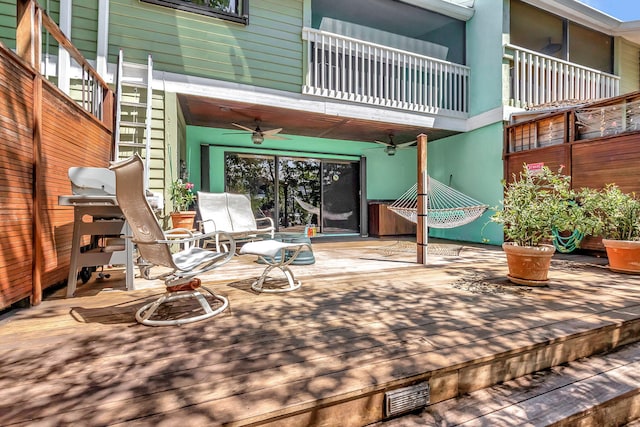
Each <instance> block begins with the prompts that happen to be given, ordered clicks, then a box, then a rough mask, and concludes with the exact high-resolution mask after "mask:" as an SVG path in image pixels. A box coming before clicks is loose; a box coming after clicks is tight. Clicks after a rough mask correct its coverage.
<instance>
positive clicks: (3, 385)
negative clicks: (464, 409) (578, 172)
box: [0, 240, 640, 425]
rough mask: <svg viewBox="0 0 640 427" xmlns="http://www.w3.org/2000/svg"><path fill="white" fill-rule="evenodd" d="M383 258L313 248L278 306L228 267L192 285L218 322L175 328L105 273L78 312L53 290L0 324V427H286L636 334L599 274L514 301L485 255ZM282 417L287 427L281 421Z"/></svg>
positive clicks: (639, 308)
mask: <svg viewBox="0 0 640 427" xmlns="http://www.w3.org/2000/svg"><path fill="white" fill-rule="evenodd" d="M388 245H389V242H388V241H384V240H356V241H353V242H340V243H337V242H329V243H318V244H316V243H314V253H315V257H316V264H314V265H310V266H293V267H292V269H293V270H294V272H295V274H296V276H297V277H298V278H300V279H301V280H302V282H303V285H302V288H301V289H299V290H298V291H295V292H292V293H287V294H279V295H273V294H257V293H255V292H253V291H252V290H250V284H251V281H252V279H253V278H255V277H257V276H258V275H259V274H260V272H261V270H262V269H263V268H264V266H262V265H259V264H256V263H255V262H254V259H253V258H252V257H249V256H241V257H238V258H237V259H234V260H233V261H232V262H231V263H229V264H228V265H226V266H223V267H222V268H220V269H218V270H215V271H214V273H212V274H209V275H206V276H202V278H203V283H204V284H205V285H207V286H209V287H210V288H211V289H213V290H215V291H216V292H218V293H220V294H223V295H226V296H227V297H228V298H229V301H230V309H229V310H227V311H225V312H223V313H222V314H221V315H219V316H217V317H215V318H213V319H209V320H207V321H203V322H198V323H194V324H188V325H182V326H180V327H163V328H152V327H145V326H142V325H138V324H137V323H135V321H134V319H133V314H134V312H135V311H136V310H137V308H138V307H139V306H141V305H142V304H143V303H144V301H147V300H148V299H149V298H151V297H152V296H153V295H156V294H158V293H161V292H162V286H160V285H161V284H160V283H158V282H151V283H150V282H149V281H142V279H136V286H138V285H139V286H142V287H144V288H143V289H139V290H136V291H124V280H123V277H122V275H121V274H120V272H118V271H114V272H113V276H112V278H111V279H108V280H104V281H98V280H92V281H91V282H90V283H89V284H87V285H85V286H81V287H79V289H78V296H77V297H75V298H71V299H66V298H63V297H62V295H63V294H64V291H65V290H64V289H62V290H60V291H59V292H57V293H56V294H54V295H51V296H49V297H48V298H46V300H45V301H44V302H43V303H42V304H41V305H40V306H37V307H33V308H31V309H28V310H20V311H17V312H16V313H11V315H9V316H7V317H6V318H5V319H4V320H2V321H1V323H0V424H2V425H8V424H19V423H24V424H25V425H26V424H28V425H37V424H38V423H41V424H42V425H47V424H51V425H56V424H57V425H59V424H64V423H73V424H79V425H107V424H118V423H122V424H129V423H132V422H136V423H139V424H141V425H158V424H161V423H162V422H166V423H168V424H170V423H171V422H173V421H178V420H179V421H180V422H181V423H183V424H185V425H186V424H188V425H200V424H202V425H218V424H225V425H247V424H251V423H263V422H264V423H267V422H269V421H270V420H271V421H273V420H276V421H277V423H279V424H281V425H287V424H286V423H287V422H288V423H290V424H291V425H296V422H297V423H299V422H300V420H302V419H305V420H306V421H305V423H306V422H309V420H313V417H314V413H315V412H314V411H315V410H314V408H322V407H324V406H328V405H329V404H334V403H342V404H343V405H345V406H344V408H347V407H348V404H349V402H350V401H351V400H356V399H363V396H364V398H368V399H370V406H371V407H374V406H375V405H376V404H377V403H379V402H377V401H378V400H379V398H380V396H379V392H380V391H381V390H383V389H385V388H392V387H394V386H395V385H396V384H397V385H399V384H401V383H403V382H406V381H407V378H413V379H421V378H422V379H429V378H430V377H437V376H439V375H442V376H446V375H448V374H449V373H452V372H459V375H460V381H461V384H462V383H463V382H464V381H466V380H465V378H467V377H468V376H472V375H480V376H482V375H488V376H489V377H491V376H492V375H497V373H496V372H493V370H495V369H496V368H495V367H492V368H491V369H490V370H489V371H487V372H485V371H486V370H485V371H483V369H482V366H481V365H482V364H483V363H488V362H489V361H491V360H493V359H496V358H502V359H504V363H503V366H502V368H500V371H501V373H500V374H501V375H513V374H514V373H517V372H519V369H521V368H520V366H518V364H522V366H523V368H522V369H524V367H527V366H530V365H531V366H533V365H535V364H537V363H546V362H545V360H546V359H550V358H553V357H555V356H554V354H553V352H556V353H558V354H561V353H562V354H566V353H567V352H575V354H576V357H580V356H579V355H580V354H581V352H582V351H586V350H585V347H594V348H600V347H601V346H607V345H608V342H609V340H610V339H611V335H612V334H614V333H619V336H618V337H617V338H616V339H618V340H620V341H624V340H630V339H631V338H630V336H631V335H633V333H637V332H638V329H640V278H638V277H634V276H626V275H622V274H615V273H611V272H609V271H608V270H606V269H604V268H602V262H601V260H597V259H591V258H586V257H573V258H572V257H571V256H565V257H564V258H562V259H559V260H557V261H554V264H553V265H552V272H551V273H550V275H551V277H552V283H551V286H549V287H544V288H535V289H524V288H522V287H516V286H511V285H509V284H508V282H507V281H506V280H505V279H504V277H505V275H506V263H505V261H504V259H503V254H502V253H501V252H499V251H496V250H494V249H493V248H484V247H465V248H464V249H463V251H462V252H461V255H460V257H437V256H431V257H430V259H429V261H430V264H429V265H428V266H422V265H417V264H416V263H415V262H414V259H413V258H415V255H414V254H411V253H402V252H399V253H396V254H393V255H390V256H387V255H385V247H386V246H388ZM469 285H473V286H469ZM635 320H638V322H636V323H633V322H635ZM627 322H631V323H627ZM620 325H627V326H624V328H621V327H620ZM587 334H590V335H589V338H588V339H587V338H586V337H587ZM591 334H592V336H593V337H591ZM583 336H584V337H585V338H584V339H582V337H583ZM592 340H593V342H592ZM569 343H570V344H571V345H569ZM574 347H575V348H574ZM522 349H528V350H530V351H531V352H532V353H531V354H535V355H536V356H531V357H532V358H533V359H531V360H529V358H528V357H529V356H525V355H523V356H519V352H521V351H522ZM472 364H480V365H479V367H476V366H475V365H474V366H471V365H472ZM487 366H489V365H487ZM491 366H493V365H491ZM496 366H498V365H496ZM536 366H537V365H536ZM467 368H468V369H467ZM464 369H467V371H465V370H464ZM443 393H444V391H443ZM307 409H309V410H313V411H312V412H311V414H310V415H308V414H304V411H305V410H307ZM367 410H371V411H374V409H367ZM288 411H294V413H298V418H295V417H293V418H291V419H290V420H289V421H286V422H285V420H283V419H282V420H279V419H278V417H285V416H288V415H289V414H288ZM318 411H321V409H318ZM315 416H319V415H318V414H316V415H315ZM349 416H353V417H354V418H357V417H365V418H366V416H371V414H368V415H363V414H349ZM304 417H307V418H304ZM309 417H311V418H309ZM276 421H273V422H276ZM341 422H342V421H341ZM339 424H340V423H339V422H337V423H336V424H335V425H339ZM275 425H278V424H275ZM298 425H304V424H298Z"/></svg>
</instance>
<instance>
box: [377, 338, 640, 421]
mask: <svg viewBox="0 0 640 427" xmlns="http://www.w3.org/2000/svg"><path fill="white" fill-rule="evenodd" d="M634 420H635V421H634ZM638 420H640V342H636V343H633V344H628V345H626V346H623V347H621V348H618V349H615V350H613V351H610V352H608V353H604V354H599V355H594V356H590V357H587V358H582V359H579V360H575V361H573V362H570V363H566V364H561V365H558V366H554V367H551V368H549V369H546V370H543V371H538V372H535V373H533V374H528V375H523V376H521V377H519V378H516V379H514V380H511V381H507V382H505V383H502V384H499V385H495V386H492V387H487V388H485V389H482V390H477V391H474V392H471V393H468V394H465V395H463V396H459V397H457V398H454V399H449V400H445V401H443V402H440V403H436V404H434V405H431V406H428V407H427V408H425V409H424V410H423V411H422V412H420V413H414V414H410V415H404V416H400V417H398V418H395V419H391V420H387V421H383V422H379V423H375V424H373V425H371V426H370V427H373V426H376V427H411V426H416V427H417V426H465V427H471V426H493V427H499V426H522V425H527V426H551V425H553V426H576V425H579V426H624V425H627V426H640V421H638ZM627 423H630V424H627Z"/></svg>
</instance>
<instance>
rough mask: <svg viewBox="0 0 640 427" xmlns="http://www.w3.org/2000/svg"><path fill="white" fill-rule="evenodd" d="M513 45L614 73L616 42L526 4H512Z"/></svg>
mask: <svg viewBox="0 0 640 427" xmlns="http://www.w3.org/2000/svg"><path fill="white" fill-rule="evenodd" d="M510 32H511V43H512V44H514V45H517V46H520V47H524V48H527V49H531V50H534V51H536V52H540V53H543V54H545V55H548V56H553V57H555V58H558V59H563V60H565V61H570V62H573V63H576V64H580V65H584V66H585V67H590V68H595V69H597V70H599V71H604V72H605V73H612V72H613V38H612V37H611V36H608V35H606V34H603V33H600V32H598V31H595V30H592V29H590V28H586V27H583V26H581V25H578V24H576V23H574V22H571V21H569V20H568V19H565V18H561V17H559V16H556V15H553V14H551V13H549V12H546V11H544V10H542V9H538V8H536V7H534V6H531V5H529V4H526V3H524V2H522V1H515V0H512V1H511V31H510Z"/></svg>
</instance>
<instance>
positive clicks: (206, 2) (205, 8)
mask: <svg viewBox="0 0 640 427" xmlns="http://www.w3.org/2000/svg"><path fill="white" fill-rule="evenodd" d="M140 1H141V2H143V3H151V4H157V5H159V6H166V7H171V8H173V9H178V10H184V11H186V12H192V13H198V14H200V15H207V16H213V17H215V18H220V19H226V20H227V21H233V22H239V23H241V24H244V25H248V24H249V0H140Z"/></svg>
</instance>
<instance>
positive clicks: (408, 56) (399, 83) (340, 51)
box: [303, 28, 470, 117]
mask: <svg viewBox="0 0 640 427" xmlns="http://www.w3.org/2000/svg"><path fill="white" fill-rule="evenodd" d="M303 39H305V40H307V66H308V69H307V76H306V81H305V85H304V87H303V93H306V94H311V95H318V96H324V97H328V98H336V99H341V100H347V101H353V102H361V103H366V104H373V105H379V106H384V107H393V108H400V109H404V110H411V111H418V112H428V113H434V114H438V113H448V114H452V115H458V116H462V117H464V116H466V114H467V112H468V110H469V97H468V91H469V73H470V69H469V67H466V66H464V65H459V64H454V63H452V62H447V61H443V60H439V59H435V58H431V57H428V56H423V55H418V54H415V53H411V52H408V51H404V50H399V49H394V48H390V47H388V46H382V45H379V44H375V43H369V42H365V41H362V40H357V39H353V38H350V37H344V36H341V35H337V34H333V33H328V32H326V31H320V30H315V29H311V28H305V29H303Z"/></svg>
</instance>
